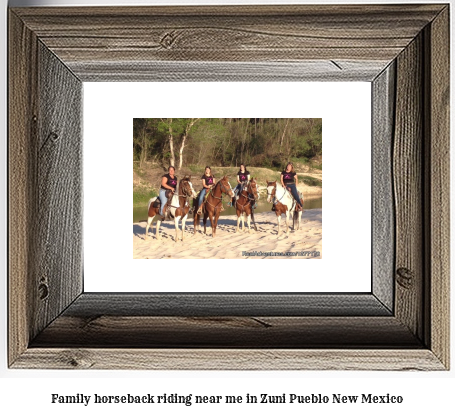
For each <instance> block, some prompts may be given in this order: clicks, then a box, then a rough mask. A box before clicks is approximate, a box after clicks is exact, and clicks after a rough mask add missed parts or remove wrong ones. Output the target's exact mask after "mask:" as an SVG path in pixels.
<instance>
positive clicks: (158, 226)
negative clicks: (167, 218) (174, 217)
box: [155, 219, 161, 239]
mask: <svg viewBox="0 0 455 415" xmlns="http://www.w3.org/2000/svg"><path fill="white" fill-rule="evenodd" d="M160 225H161V221H160V220H159V219H158V220H157V221H156V235H155V236H156V239H161V237H160Z"/></svg>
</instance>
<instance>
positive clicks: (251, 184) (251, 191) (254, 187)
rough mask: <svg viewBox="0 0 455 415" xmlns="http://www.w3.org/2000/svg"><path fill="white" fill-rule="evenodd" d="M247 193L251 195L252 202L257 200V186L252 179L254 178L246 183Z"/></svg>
mask: <svg viewBox="0 0 455 415" xmlns="http://www.w3.org/2000/svg"><path fill="white" fill-rule="evenodd" d="M248 193H249V194H251V195H253V197H254V200H258V199H259V192H258V186H257V183H256V180H255V179H254V177H253V178H252V179H251V180H250V182H249V183H248Z"/></svg>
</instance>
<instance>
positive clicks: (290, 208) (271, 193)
mask: <svg viewBox="0 0 455 415" xmlns="http://www.w3.org/2000/svg"><path fill="white" fill-rule="evenodd" d="M267 202H268V203H273V204H274V205H275V213H276V216H277V221H278V236H280V234H281V215H282V214H283V213H284V214H285V215H286V234H287V233H288V230H289V216H290V215H292V217H293V225H292V227H293V230H294V231H295V230H299V229H300V222H301V219H302V211H299V212H297V211H296V210H295V207H296V204H297V203H296V201H295V200H294V198H293V197H292V194H291V192H289V191H288V190H287V189H286V188H284V187H283V186H282V185H281V184H280V185H277V182H276V181H274V182H269V181H268V180H267ZM300 203H301V205H302V206H303V199H300ZM296 221H297V229H296Z"/></svg>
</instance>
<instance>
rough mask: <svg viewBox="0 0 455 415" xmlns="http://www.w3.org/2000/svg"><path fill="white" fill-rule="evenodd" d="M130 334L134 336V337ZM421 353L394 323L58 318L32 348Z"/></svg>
mask: <svg viewBox="0 0 455 415" xmlns="http://www.w3.org/2000/svg"><path fill="white" fill-rule="evenodd" d="M133 333H134V335H133ZM100 345H102V346H103V347H123V348H146V349H153V348H165V347H173V348H205V349H206V348H230V349H232V348H235V349H242V348H244V349H245V348H246V349H248V348H254V349H267V348H289V349H305V348H314V347H326V348H351V349H354V348H357V349H362V348H371V347H373V348H376V349H380V348H391V347H394V348H398V347H401V348H408V349H414V348H421V347H422V344H421V342H420V341H419V340H418V339H416V337H415V336H413V335H412V333H411V332H410V331H409V330H407V329H406V328H405V327H403V325H402V324H401V323H400V322H399V321H397V320H396V319H395V318H393V317H267V316H250V317H231V316H221V317H193V316H187V317H151V316H139V317H137V316H130V317H129V316H109V315H107V314H96V315H92V316H87V317H73V316H66V315H63V316H61V317H60V318H58V319H57V320H56V321H55V322H53V323H52V324H50V325H49V326H48V327H47V328H46V329H45V330H43V331H42V332H41V333H40V334H39V335H38V336H37V337H36V338H35V339H34V340H33V342H32V343H31V345H30V346H31V347H68V346H72V347H98V346H100Z"/></svg>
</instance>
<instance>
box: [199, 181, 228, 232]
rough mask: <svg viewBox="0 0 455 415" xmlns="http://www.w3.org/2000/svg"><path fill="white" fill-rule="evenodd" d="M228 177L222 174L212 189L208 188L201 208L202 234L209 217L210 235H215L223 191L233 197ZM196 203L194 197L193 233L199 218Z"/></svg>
mask: <svg viewBox="0 0 455 415" xmlns="http://www.w3.org/2000/svg"><path fill="white" fill-rule="evenodd" d="M228 179H229V178H228V177H227V176H224V177H223V178H222V179H221V180H220V181H218V182H217V184H216V185H215V186H213V187H212V189H210V190H209V192H208V196H207V197H206V199H205V202H204V206H203V208H202V212H203V215H204V217H203V222H204V234H206V233H207V218H209V219H210V224H211V225H212V237H215V233H216V225H217V223H218V218H219V216H220V212H221V207H222V206H223V193H224V194H226V195H228V196H230V197H234V192H233V190H232V187H231V184H230V183H229V180H228ZM198 203H199V201H198V199H195V200H194V202H193V208H194V233H196V231H197V230H198V228H199V218H200V216H201V215H199V214H198V213H197V211H198V207H199V206H198Z"/></svg>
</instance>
